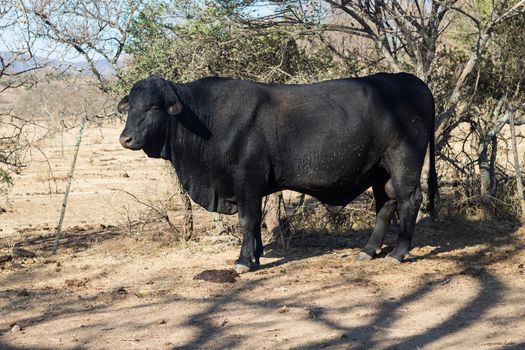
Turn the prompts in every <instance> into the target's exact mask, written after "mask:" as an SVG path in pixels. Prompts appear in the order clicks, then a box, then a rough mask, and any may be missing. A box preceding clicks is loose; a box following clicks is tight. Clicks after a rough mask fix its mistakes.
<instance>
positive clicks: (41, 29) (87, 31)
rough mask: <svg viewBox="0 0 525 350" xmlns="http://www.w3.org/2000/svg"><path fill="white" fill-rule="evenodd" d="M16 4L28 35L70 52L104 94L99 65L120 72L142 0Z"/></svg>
mask: <svg viewBox="0 0 525 350" xmlns="http://www.w3.org/2000/svg"><path fill="white" fill-rule="evenodd" d="M11 1H16V3H17V5H18V8H19V9H20V11H21V12H22V14H23V15H24V16H26V17H27V20H28V21H29V23H31V25H30V26H29V29H28V30H29V31H31V32H32V33H34V35H37V36H38V37H39V38H41V39H44V40H46V41H48V42H50V43H53V44H55V45H58V47H59V48H62V49H64V50H65V52H68V51H71V50H73V51H74V52H76V53H77V54H78V55H79V56H80V57H81V58H82V59H83V60H85V62H86V63H87V65H88V67H89V70H90V71H91V73H92V74H93V75H94V77H95V78H96V80H97V81H98V84H99V88H100V89H101V90H102V91H103V92H108V91H109V83H108V80H107V77H106V74H105V72H104V70H103V66H101V65H99V64H98V63H99V62H100V61H104V62H105V63H107V64H109V65H110V66H111V67H112V69H113V70H114V71H115V72H117V74H118V72H119V71H120V61H119V60H120V58H121V56H122V54H123V52H124V46H125V45H126V42H127V40H128V37H129V29H130V26H131V24H132V20H133V17H134V16H135V14H136V13H137V11H139V10H140V8H141V6H142V0H119V1H112V0H102V1H95V0H89V1H80V0H46V1H40V0H31V1H19V0H11Z"/></svg>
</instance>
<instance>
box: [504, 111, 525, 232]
mask: <svg viewBox="0 0 525 350" xmlns="http://www.w3.org/2000/svg"><path fill="white" fill-rule="evenodd" d="M508 113H509V126H510V137H511V142H512V155H513V156H514V170H515V171H516V190H517V193H516V195H517V197H518V200H519V202H520V206H521V222H522V223H525V198H523V182H522V178H521V167H520V160H519V155H518V144H517V142H516V129H515V128H514V109H513V107H512V106H510V108H509V109H508Z"/></svg>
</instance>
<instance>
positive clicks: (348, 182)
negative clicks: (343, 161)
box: [279, 167, 379, 205]
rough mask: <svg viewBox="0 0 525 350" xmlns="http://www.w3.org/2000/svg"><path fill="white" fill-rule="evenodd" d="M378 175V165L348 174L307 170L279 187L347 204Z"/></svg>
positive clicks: (334, 202) (333, 203)
mask: <svg viewBox="0 0 525 350" xmlns="http://www.w3.org/2000/svg"><path fill="white" fill-rule="evenodd" d="M334 175H335V176H334ZM378 175H379V168H378V167H373V168H370V169H368V170H366V171H364V172H349V173H346V174H333V173H332V174H326V173H319V172H318V173H316V174H308V172H305V173H303V174H301V176H297V177H295V178H293V179H290V180H291V181H290V180H289V181H286V182H282V183H281V184H280V186H279V187H281V188H282V189H289V190H293V191H296V192H301V193H305V194H308V195H310V196H313V197H315V198H317V199H319V200H320V201H321V202H323V203H326V204H330V205H346V204H348V203H349V202H351V201H352V200H353V199H354V198H356V197H357V196H359V195H360V194H361V193H363V192H364V191H366V190H367V189H368V188H369V187H370V186H372V184H373V183H374V182H375V181H376V179H377V176H378Z"/></svg>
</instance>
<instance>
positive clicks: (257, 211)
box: [234, 196, 263, 273]
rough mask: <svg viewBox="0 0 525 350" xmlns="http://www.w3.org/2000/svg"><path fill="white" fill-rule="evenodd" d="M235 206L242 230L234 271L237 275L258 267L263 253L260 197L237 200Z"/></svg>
mask: <svg viewBox="0 0 525 350" xmlns="http://www.w3.org/2000/svg"><path fill="white" fill-rule="evenodd" d="M237 204H238V208H239V209H238V210H239V223H240V224H241V229H242V246H241V253H240V256H239V259H237V261H236V262H235V266H234V269H235V271H237V272H238V273H244V272H248V271H250V270H254V269H256V268H257V267H259V258H260V257H261V255H262V253H263V246H262V238H261V216H262V210H261V204H262V197H260V196H249V197H245V198H242V199H241V198H239V199H238V203H237Z"/></svg>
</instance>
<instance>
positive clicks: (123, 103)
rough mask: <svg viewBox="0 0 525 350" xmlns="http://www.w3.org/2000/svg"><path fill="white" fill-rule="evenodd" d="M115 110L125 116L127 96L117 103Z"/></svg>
mask: <svg viewBox="0 0 525 350" xmlns="http://www.w3.org/2000/svg"><path fill="white" fill-rule="evenodd" d="M117 109H118V111H119V112H120V113H122V114H126V113H128V111H129V96H124V98H123V99H122V100H120V102H119V103H118V106H117Z"/></svg>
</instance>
